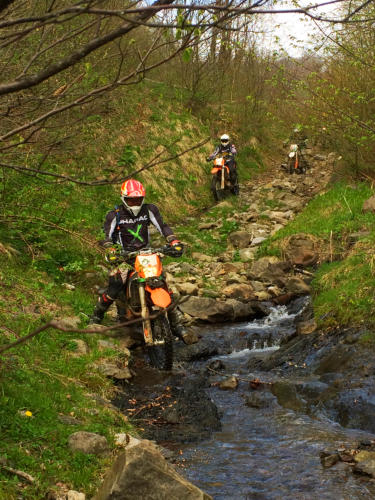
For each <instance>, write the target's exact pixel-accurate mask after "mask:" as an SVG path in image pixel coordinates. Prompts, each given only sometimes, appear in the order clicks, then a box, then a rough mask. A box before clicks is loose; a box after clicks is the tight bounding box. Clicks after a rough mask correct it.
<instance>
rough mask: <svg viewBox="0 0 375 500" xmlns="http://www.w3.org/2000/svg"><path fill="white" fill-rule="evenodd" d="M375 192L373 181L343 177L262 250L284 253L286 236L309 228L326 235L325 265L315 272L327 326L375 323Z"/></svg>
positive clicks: (318, 310) (320, 316) (317, 301)
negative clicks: (373, 206)
mask: <svg viewBox="0 0 375 500" xmlns="http://www.w3.org/2000/svg"><path fill="white" fill-rule="evenodd" d="M372 194H373V190H372V189H371V187H370V186H369V185H368V184H364V183H359V184H355V185H353V184H345V183H339V184H335V185H333V186H331V187H330V188H329V189H328V190H327V191H326V192H324V193H322V194H320V195H319V196H317V197H316V198H314V199H313V200H312V201H311V202H310V203H309V204H308V205H307V206H306V207H305V209H304V210H303V211H302V212H301V213H300V214H298V215H297V217H296V218H295V219H294V220H293V221H292V222H291V223H290V224H288V225H287V226H286V227H285V228H283V229H282V230H281V231H279V232H278V233H277V234H275V235H274V236H273V237H272V238H270V239H269V240H268V241H267V242H266V243H265V244H263V245H262V248H261V250H260V253H261V254H262V255H266V254H276V255H280V254H281V253H282V251H281V247H282V241H283V240H284V239H285V238H286V237H288V236H290V235H292V234H296V233H309V234H312V235H314V236H315V237H316V238H318V239H319V241H320V250H321V257H322V260H323V263H322V265H320V266H319V268H318V270H317V271H316V273H315V277H314V280H313V282H312V285H313V300H314V310H315V316H316V319H317V321H318V324H319V325H320V326H322V327H332V326H336V325H342V326H343V325H353V326H358V325H364V324H365V325H369V326H371V327H372V326H373V325H374V322H375V320H374V318H375V304H374V299H373V293H374V288H375V275H374V251H373V248H374V242H375V214H373V213H364V212H363V211H362V206H363V202H364V201H365V200H366V199H368V198H369V197H370V196H371V195H372Z"/></svg>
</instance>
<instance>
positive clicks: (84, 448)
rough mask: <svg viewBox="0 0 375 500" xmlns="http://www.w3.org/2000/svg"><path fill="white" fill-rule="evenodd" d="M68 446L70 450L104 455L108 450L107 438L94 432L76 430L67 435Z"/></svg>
mask: <svg viewBox="0 0 375 500" xmlns="http://www.w3.org/2000/svg"><path fill="white" fill-rule="evenodd" d="M68 442H69V447H70V449H71V450H72V451H80V452H82V453H87V454H89V453H91V454H93V455H105V454H107V453H108V452H109V446H108V442H107V439H106V438H105V437H104V436H101V435H100V434H95V433H94V432H86V431H78V432H74V433H73V434H71V435H70V436H69V440H68Z"/></svg>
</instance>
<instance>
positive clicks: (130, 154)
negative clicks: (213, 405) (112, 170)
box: [117, 144, 140, 167]
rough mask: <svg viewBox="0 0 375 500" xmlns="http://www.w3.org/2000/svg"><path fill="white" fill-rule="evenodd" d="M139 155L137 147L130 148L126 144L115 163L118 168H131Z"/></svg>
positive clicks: (130, 146)
mask: <svg viewBox="0 0 375 500" xmlns="http://www.w3.org/2000/svg"><path fill="white" fill-rule="evenodd" d="M139 153H140V148H139V146H132V145H130V144H126V146H125V147H124V149H123V151H122V153H121V156H120V158H119V160H118V161H117V165H118V166H119V167H132V166H133V165H134V164H135V162H136V161H137V159H138V155H139Z"/></svg>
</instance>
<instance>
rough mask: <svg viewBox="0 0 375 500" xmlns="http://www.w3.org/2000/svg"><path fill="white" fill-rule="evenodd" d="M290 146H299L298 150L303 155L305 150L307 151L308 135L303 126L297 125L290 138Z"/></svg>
mask: <svg viewBox="0 0 375 500" xmlns="http://www.w3.org/2000/svg"><path fill="white" fill-rule="evenodd" d="M288 142H289V144H297V145H298V148H299V150H300V152H301V153H303V150H304V149H306V147H307V144H306V143H307V135H306V133H305V131H304V130H303V127H302V125H299V124H297V125H296V126H295V127H294V129H293V132H292V133H291V134H290V136H289V140H288Z"/></svg>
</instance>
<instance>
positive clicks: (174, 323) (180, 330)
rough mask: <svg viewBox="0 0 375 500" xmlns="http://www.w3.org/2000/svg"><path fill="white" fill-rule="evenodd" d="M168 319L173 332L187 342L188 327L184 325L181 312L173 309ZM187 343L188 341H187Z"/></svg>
mask: <svg viewBox="0 0 375 500" xmlns="http://www.w3.org/2000/svg"><path fill="white" fill-rule="evenodd" d="M168 319H169V324H170V325H171V329H172V333H173V335H175V336H176V337H177V338H179V339H180V340H182V341H183V342H185V339H186V338H187V335H188V333H187V331H186V328H185V327H184V326H183V325H182V323H181V313H180V311H178V310H177V309H173V310H172V311H169V312H168ZM185 344H186V342H185Z"/></svg>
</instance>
